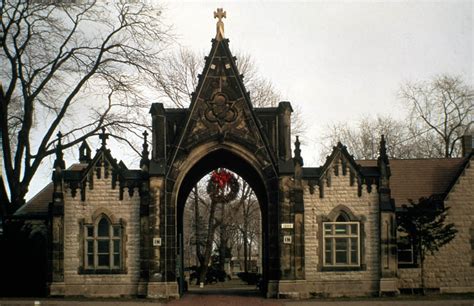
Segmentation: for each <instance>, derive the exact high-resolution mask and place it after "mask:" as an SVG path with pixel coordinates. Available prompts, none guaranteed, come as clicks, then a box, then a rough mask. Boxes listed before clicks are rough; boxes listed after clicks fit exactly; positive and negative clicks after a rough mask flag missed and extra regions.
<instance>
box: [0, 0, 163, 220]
mask: <svg viewBox="0 0 474 306" xmlns="http://www.w3.org/2000/svg"><path fill="white" fill-rule="evenodd" d="M128 2H129V1H125V0H124V1H112V3H110V2H104V1H97V2H96V1H83V2H80V3H79V4H72V3H69V2H68V4H64V3H62V2H61V1H45V3H43V1H27V0H4V1H2V5H1V9H0V10H1V13H2V17H1V27H2V35H1V37H0V39H1V42H2V48H1V51H0V59H1V62H2V65H1V75H2V76H1V80H2V81H1V85H0V110H1V111H0V114H1V118H0V124H1V134H2V137H3V148H2V149H3V164H4V167H5V174H6V175H5V178H4V179H3V180H2V185H3V186H2V189H8V191H9V200H8V201H7V203H3V201H2V204H1V208H2V210H3V212H4V213H12V212H14V211H15V210H16V209H18V207H20V206H21V205H22V204H23V203H24V198H25V195H26V193H27V192H28V187H29V184H30V182H31V180H32V178H33V176H34V175H35V173H36V171H37V170H38V168H39V167H40V164H41V162H42V161H43V160H44V159H45V158H46V157H47V156H49V155H51V154H53V152H54V148H53V146H54V143H55V142H57V139H56V136H55V135H56V133H57V132H58V131H59V130H61V131H62V132H63V135H64V138H65V139H64V140H63V143H62V148H63V149H67V148H70V147H72V146H74V145H76V144H78V143H80V142H81V141H83V140H84V139H86V138H87V137H89V136H91V135H93V134H96V133H97V131H98V130H100V129H101V128H102V127H106V128H107V129H109V130H110V131H114V132H115V134H116V135H120V132H124V131H127V132H130V131H131V132H136V128H138V127H140V124H137V122H140V121H139V120H136V119H133V118H135V117H137V116H140V110H141V109H142V108H143V107H146V108H148V105H146V104H145V103H144V100H143V99H141V96H140V94H139V92H140V90H139V89H140V86H141V85H140V84H142V83H143V81H144V80H146V79H149V78H153V79H156V78H157V75H158V74H157V65H158V64H160V61H161V51H162V50H163V48H164V47H165V46H166V42H167V41H168V38H169V34H168V33H169V30H168V29H167V28H166V27H165V26H164V25H163V24H162V23H161V21H160V20H161V19H160V11H159V8H157V7H153V6H150V5H146V4H144V3H141V2H139V3H133V4H130V3H128ZM142 122H144V121H142ZM117 133H118V134H117ZM119 137H120V136H119ZM122 139H125V137H122Z"/></svg>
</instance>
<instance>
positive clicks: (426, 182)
mask: <svg viewBox="0 0 474 306" xmlns="http://www.w3.org/2000/svg"><path fill="white" fill-rule="evenodd" d="M465 160H466V159H464V158H429V159H391V160H390V169H391V172H392V176H391V177H390V189H391V192H392V193H391V195H392V198H393V199H395V205H396V206H398V207H400V206H401V205H403V204H408V199H412V200H414V201H417V200H418V199H419V198H421V197H429V196H431V195H433V194H445V193H447V192H448V191H449V188H450V186H451V184H452V182H453V181H454V180H455V179H456V178H457V176H458V175H459V173H460V170H461V168H462V167H463V165H464V162H465ZM356 162H357V163H358V164H360V165H362V166H376V165H377V161H376V160H357V161H356Z"/></svg>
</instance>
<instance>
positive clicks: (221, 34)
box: [214, 8, 227, 41]
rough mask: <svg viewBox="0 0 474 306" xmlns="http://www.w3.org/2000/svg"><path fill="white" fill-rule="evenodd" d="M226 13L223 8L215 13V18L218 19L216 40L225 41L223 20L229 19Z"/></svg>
mask: <svg viewBox="0 0 474 306" xmlns="http://www.w3.org/2000/svg"><path fill="white" fill-rule="evenodd" d="M226 13H227V12H226V11H224V9H222V8H218V9H217V11H216V12H214V18H218V19H219V20H218V21H217V24H216V40H217V41H221V40H222V39H224V22H222V18H227V16H226Z"/></svg>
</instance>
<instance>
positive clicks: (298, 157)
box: [293, 136, 303, 166]
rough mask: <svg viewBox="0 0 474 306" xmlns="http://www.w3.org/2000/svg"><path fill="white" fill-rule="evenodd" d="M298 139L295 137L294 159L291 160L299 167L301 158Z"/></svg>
mask: <svg viewBox="0 0 474 306" xmlns="http://www.w3.org/2000/svg"><path fill="white" fill-rule="evenodd" d="M300 145H301V143H300V138H299V136H296V141H295V151H294V153H295V157H294V158H293V160H294V161H295V163H299V165H300V166H303V157H301V149H300Z"/></svg>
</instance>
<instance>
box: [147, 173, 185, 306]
mask: <svg viewBox="0 0 474 306" xmlns="http://www.w3.org/2000/svg"><path fill="white" fill-rule="evenodd" d="M164 189H165V179H164V177H150V202H149V203H150V204H149V217H148V222H149V241H148V243H149V245H150V246H151V247H150V250H149V253H148V255H149V260H148V268H149V273H148V275H149V276H148V277H149V279H148V288H147V297H150V298H179V292H178V284H177V282H176V280H175V279H171V280H169V279H168V278H167V277H166V276H167V274H168V273H169V271H168V270H169V269H170V267H169V266H168V265H167V260H166V258H164V257H165V255H167V256H175V255H174V254H166V251H167V250H166V248H167V247H168V245H167V244H168V243H169V239H168V236H169V235H167V233H166V230H167V229H166V227H165V224H163V222H162V221H163V220H164V218H167V217H168V216H167V215H166V211H165V210H166V208H165V190H164ZM173 269H174V267H173Z"/></svg>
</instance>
